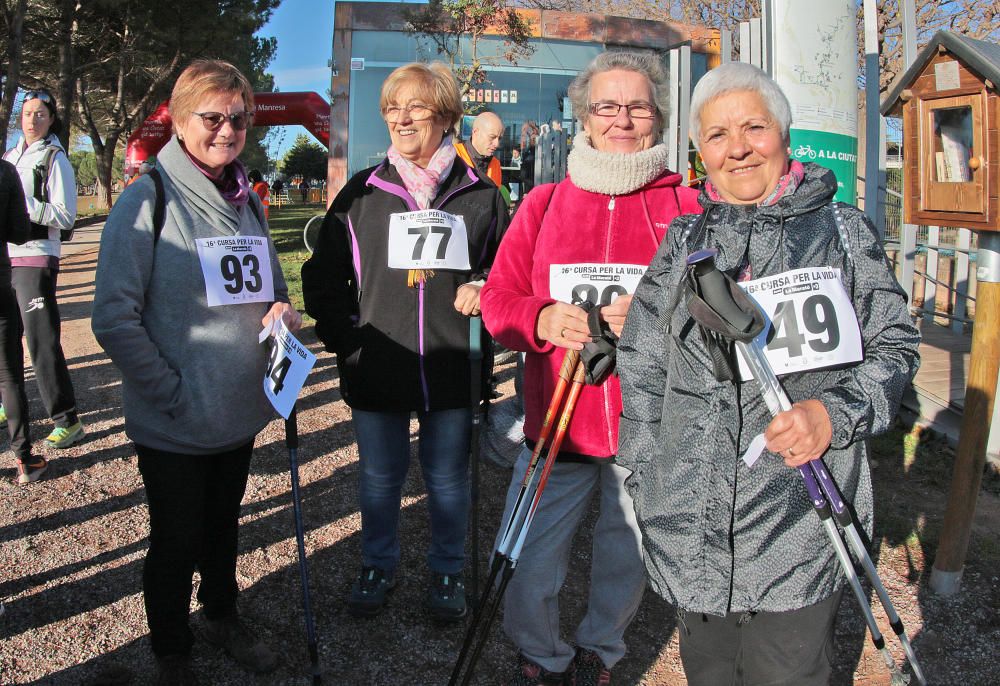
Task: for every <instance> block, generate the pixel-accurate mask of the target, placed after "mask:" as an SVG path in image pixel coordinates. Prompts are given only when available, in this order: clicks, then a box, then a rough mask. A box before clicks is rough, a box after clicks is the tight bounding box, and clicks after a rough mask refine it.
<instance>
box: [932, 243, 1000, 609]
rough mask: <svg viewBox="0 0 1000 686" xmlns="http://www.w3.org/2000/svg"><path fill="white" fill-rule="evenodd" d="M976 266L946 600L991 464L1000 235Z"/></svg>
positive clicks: (956, 582) (935, 586) (941, 548)
mask: <svg viewBox="0 0 1000 686" xmlns="http://www.w3.org/2000/svg"><path fill="white" fill-rule="evenodd" d="M977 263H978V269H977V277H978V279H979V292H978V296H977V298H976V324H975V326H974V327H973V329H972V354H971V355H970V359H969V381H968V386H967V387H966V391H965V409H964V411H963V413H962V428H961V434H960V435H959V439H958V449H957V451H956V452H955V470H954V472H953V474H952V477H951V488H950V490H949V491H948V507H947V509H946V511H945V514H944V524H943V525H942V527H941V538H940V542H939V543H938V552H937V557H936V558H935V559H934V568H933V569H932V570H931V582H930V585H931V589H932V590H934V591H935V592H937V593H940V594H941V595H952V594H954V593H957V592H958V591H959V589H960V588H961V584H962V568H963V567H964V565H965V556H966V553H967V552H968V548H969V537H970V534H971V531H972V519H973V517H974V516H975V514H976V501H977V499H978V497H979V487H980V484H981V482H982V479H983V466H984V464H985V462H986V442H987V440H988V436H989V425H990V418H991V417H992V416H993V405H994V400H995V399H996V390H997V374H998V373H1000V339H998V337H997V335H996V332H997V330H998V327H1000V234H997V233H991V232H985V231H984V232H980V234H979V253H978V256H977Z"/></svg>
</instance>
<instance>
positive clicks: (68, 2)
mask: <svg viewBox="0 0 1000 686" xmlns="http://www.w3.org/2000/svg"><path fill="white" fill-rule="evenodd" d="M78 7H79V5H78V3H77V0H62V1H61V2H60V3H59V34H58V35H59V39H58V40H59V81H58V84H57V87H56V88H57V93H56V100H57V102H58V105H59V119H60V120H62V125H63V126H62V132H60V134H59V141H60V142H61V143H62V145H63V147H64V148H65V149H66V150H67V151H69V134H70V126H71V124H72V121H73V94H74V90H75V88H76V73H75V69H74V57H75V51H74V49H73V25H74V23H75V22H76V10H77V8H78Z"/></svg>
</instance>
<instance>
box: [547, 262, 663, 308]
mask: <svg viewBox="0 0 1000 686" xmlns="http://www.w3.org/2000/svg"><path fill="white" fill-rule="evenodd" d="M645 273H646V266H645V265H642V264H607V263H603V262H580V263H576V264H551V265H549V297H551V298H555V299H556V300H558V301H559V302H564V303H570V304H574V305H578V304H580V303H583V302H589V303H591V304H593V305H597V306H604V305H610V304H611V303H612V302H614V300H615V298H617V297H618V296H620V295H631V294H633V293H635V289H636V287H638V285H639V281H640V280H641V279H642V275H643V274H645Z"/></svg>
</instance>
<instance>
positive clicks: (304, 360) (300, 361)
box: [264, 322, 316, 419]
mask: <svg viewBox="0 0 1000 686" xmlns="http://www.w3.org/2000/svg"><path fill="white" fill-rule="evenodd" d="M314 364H316V356H315V355H313V354H312V353H311V352H309V349H308V348H306V346H304V345H302V343H300V342H299V340H298V339H297V338H295V336H293V335H292V332H291V331H289V330H288V327H286V326H285V323H284V322H280V324H279V325H278V326H277V330H276V331H275V333H274V338H273V339H272V341H271V355H270V357H268V359H267V368H266V369H265V370H264V395H266V396H267V399H268V400H270V401H271V405H273V406H274V409H275V410H277V411H278V414H280V415H281V416H282V417H284V418H285V419H288V415H289V414H291V412H292V408H293V407H294V406H295V401H296V400H297V399H298V397H299V391H301V390H302V385H303V384H304V383H305V382H306V377H307V376H309V371H310V370H311V369H312V368H313V365H314Z"/></svg>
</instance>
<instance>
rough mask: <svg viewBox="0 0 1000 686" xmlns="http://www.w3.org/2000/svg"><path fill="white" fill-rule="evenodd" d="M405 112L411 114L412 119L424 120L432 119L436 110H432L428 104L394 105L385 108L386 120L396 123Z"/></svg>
mask: <svg viewBox="0 0 1000 686" xmlns="http://www.w3.org/2000/svg"><path fill="white" fill-rule="evenodd" d="M403 112H406V113H407V114H409V115H410V119H412V120H413V121H422V120H424V119H430V118H431V117H433V116H434V110H432V109H431V108H430V107H428V106H427V105H423V104H413V105H407V106H406V107H399V106H397V105H392V106H390V107H386V108H385V112H384V115H385V120H386V121H387V122H389V123H390V124H394V123H395V122H397V121H399V118H400V117H402V116H403Z"/></svg>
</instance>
